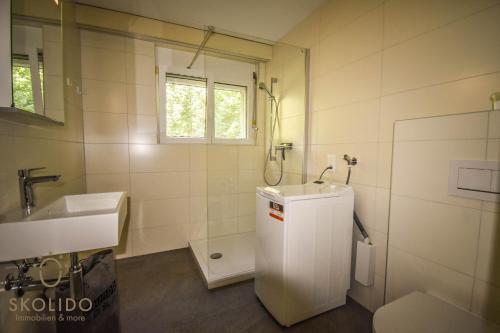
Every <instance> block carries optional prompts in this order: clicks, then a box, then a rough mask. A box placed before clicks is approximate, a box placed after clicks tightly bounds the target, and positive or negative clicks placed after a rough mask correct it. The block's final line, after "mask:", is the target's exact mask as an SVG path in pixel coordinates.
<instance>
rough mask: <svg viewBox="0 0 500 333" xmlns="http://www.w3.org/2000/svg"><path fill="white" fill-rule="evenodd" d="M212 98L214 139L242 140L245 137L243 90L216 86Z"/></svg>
mask: <svg viewBox="0 0 500 333" xmlns="http://www.w3.org/2000/svg"><path fill="white" fill-rule="evenodd" d="M214 98H215V115H214V118H215V137H216V138H221V139H244V138H245V137H246V115H245V96H244V90H242V89H241V88H239V87H235V88H231V87H228V86H219V87H217V86H216V88H215V91H214Z"/></svg>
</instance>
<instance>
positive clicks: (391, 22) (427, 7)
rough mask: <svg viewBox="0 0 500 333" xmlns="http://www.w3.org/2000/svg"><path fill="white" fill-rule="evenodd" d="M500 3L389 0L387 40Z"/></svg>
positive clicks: (398, 39) (389, 42) (400, 38)
mask: <svg viewBox="0 0 500 333" xmlns="http://www.w3.org/2000/svg"><path fill="white" fill-rule="evenodd" d="M495 3H498V1H496V0H479V1H478V0H465V1H458V2H457V1H453V0H441V1H418V0H405V1H394V0H391V1H387V2H386V3H385V6H384V17H385V20H384V28H385V34H384V43H385V45H392V44H395V43H398V42H401V41H404V40H407V39H409V38H411V37H414V36H416V35H419V34H422V33H425V32H428V31H430V30H433V29H436V28H438V27H440V26H443V25H446V24H448V23H451V22H453V21H454V20H457V19H458V18H461V17H464V16H467V15H469V14H472V13H474V12H476V11H478V10H481V9H483V8H486V7H488V6H491V5H493V4H495Z"/></svg>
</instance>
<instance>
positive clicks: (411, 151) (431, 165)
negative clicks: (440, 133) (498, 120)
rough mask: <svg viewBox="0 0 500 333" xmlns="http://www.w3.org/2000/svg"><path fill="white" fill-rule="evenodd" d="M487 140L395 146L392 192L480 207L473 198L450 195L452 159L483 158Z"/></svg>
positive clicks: (406, 143)
mask: <svg viewBox="0 0 500 333" xmlns="http://www.w3.org/2000/svg"><path fill="white" fill-rule="evenodd" d="M485 154H486V140H450V141H421V142H399V143H395V145H394V162H393V170H392V193H393V194H399V195H403V196H411V197H415V198H420V199H427V200H433V201H439V202H443V203H448V204H453V205H460V206H464V207H470V208H476V209H478V208H480V207H481V202H480V201H479V200H474V199H466V198H459V197H454V196H449V195H448V173H449V167H450V166H449V163H450V162H449V161H450V160H481V159H484V156H485Z"/></svg>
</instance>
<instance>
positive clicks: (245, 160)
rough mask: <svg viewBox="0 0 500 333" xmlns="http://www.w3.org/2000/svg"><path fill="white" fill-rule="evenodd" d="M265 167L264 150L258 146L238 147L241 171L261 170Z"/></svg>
mask: <svg viewBox="0 0 500 333" xmlns="http://www.w3.org/2000/svg"><path fill="white" fill-rule="evenodd" d="M263 166H264V149H263V148H262V147H256V146H240V147H238V168H239V170H260V169H262V168H263Z"/></svg>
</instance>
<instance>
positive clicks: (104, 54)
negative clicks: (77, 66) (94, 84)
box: [82, 47, 126, 82]
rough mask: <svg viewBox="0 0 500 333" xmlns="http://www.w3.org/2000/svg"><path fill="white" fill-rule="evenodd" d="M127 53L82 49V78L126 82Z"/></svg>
mask: <svg viewBox="0 0 500 333" xmlns="http://www.w3.org/2000/svg"><path fill="white" fill-rule="evenodd" d="M125 64H126V61H125V53H123V52H117V51H109V50H106V49H100V48H94V47H82V78H84V79H94V80H107V81H114V82H125Z"/></svg>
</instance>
